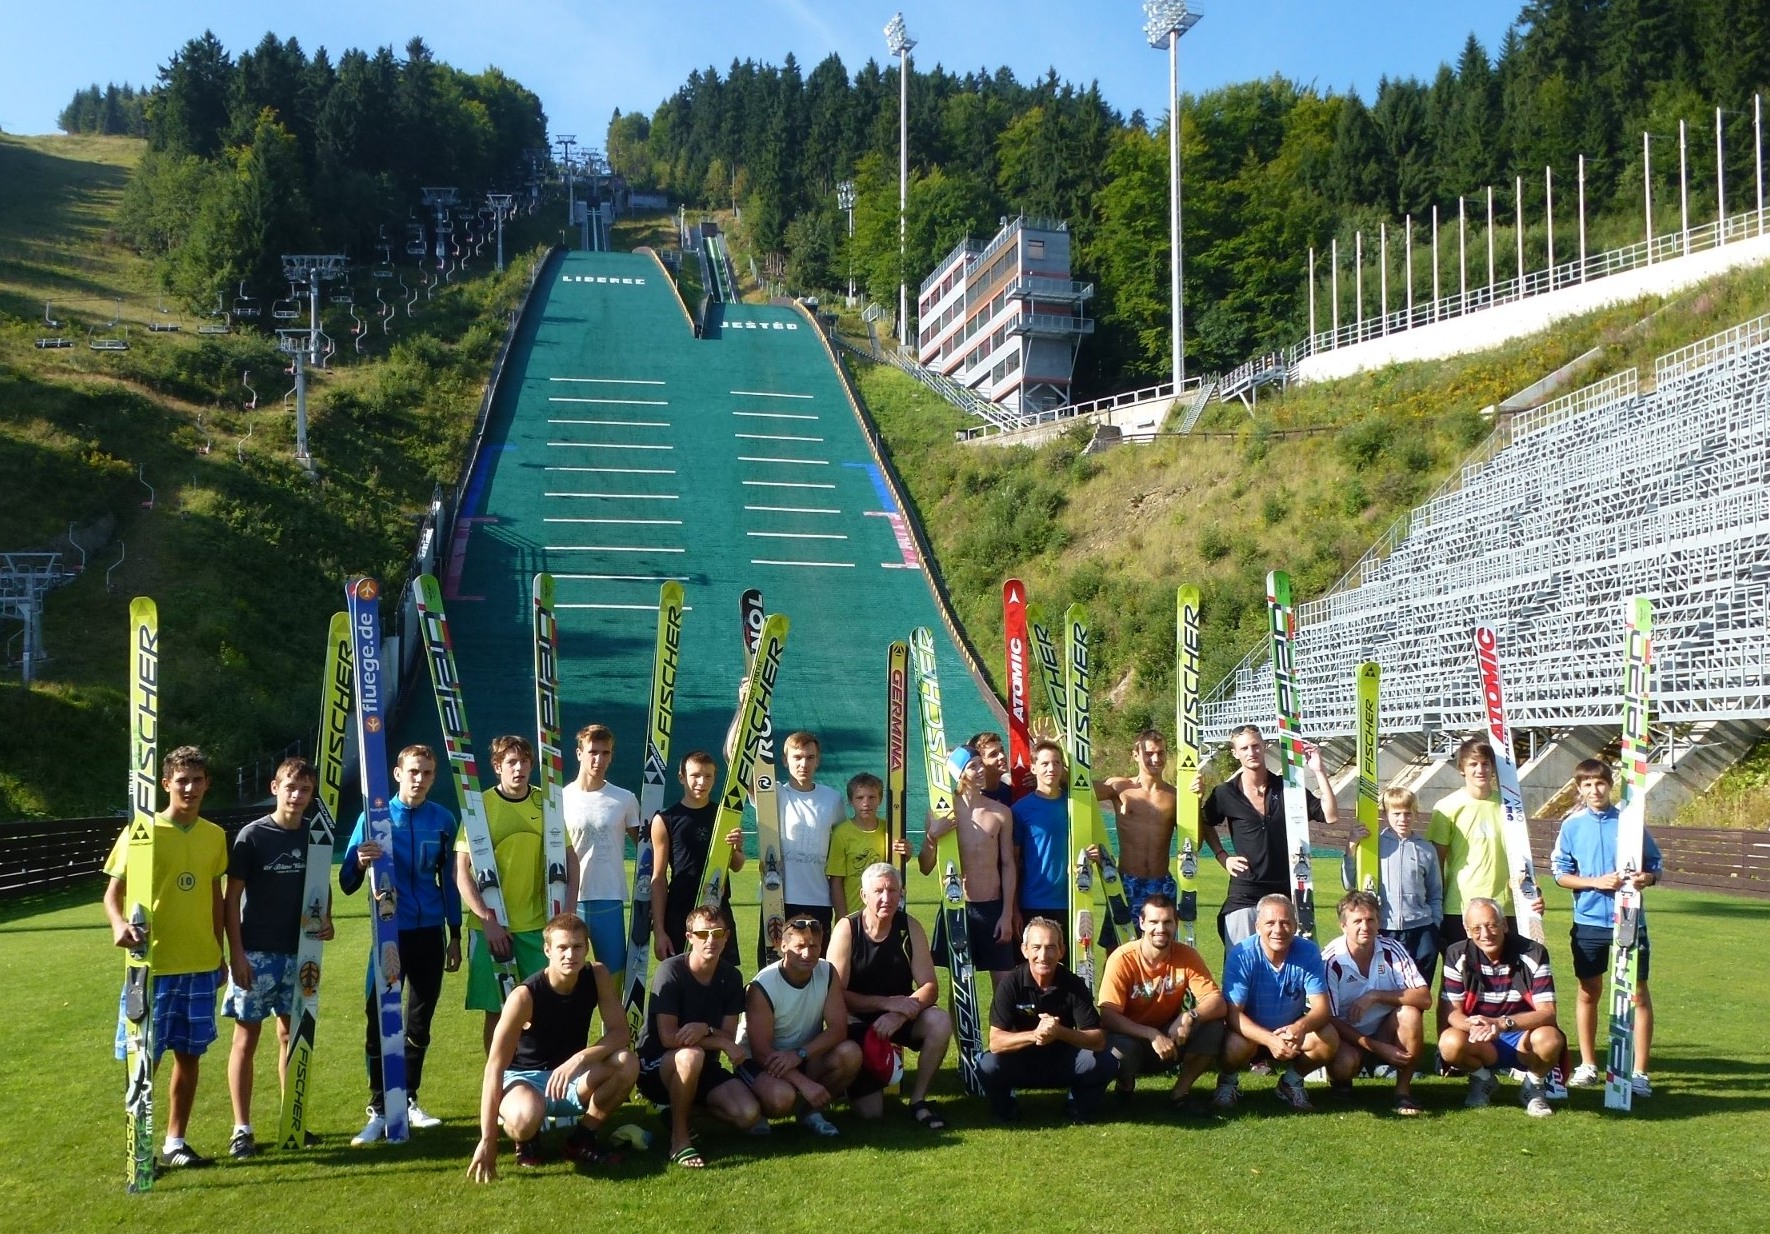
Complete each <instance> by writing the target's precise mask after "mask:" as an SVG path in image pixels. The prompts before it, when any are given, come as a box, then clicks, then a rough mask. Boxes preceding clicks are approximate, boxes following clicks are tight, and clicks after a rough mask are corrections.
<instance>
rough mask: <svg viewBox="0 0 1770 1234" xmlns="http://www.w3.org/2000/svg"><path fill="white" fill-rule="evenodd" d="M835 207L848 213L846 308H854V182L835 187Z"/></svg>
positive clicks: (848, 181)
mask: <svg viewBox="0 0 1770 1234" xmlns="http://www.w3.org/2000/svg"><path fill="white" fill-rule="evenodd" d="M836 205H837V206H838V207H839V208H840V209H843V210H846V211H848V307H849V308H853V307H854V181H852V180H844V181H842V183H840V184H838V185H837V186H836Z"/></svg>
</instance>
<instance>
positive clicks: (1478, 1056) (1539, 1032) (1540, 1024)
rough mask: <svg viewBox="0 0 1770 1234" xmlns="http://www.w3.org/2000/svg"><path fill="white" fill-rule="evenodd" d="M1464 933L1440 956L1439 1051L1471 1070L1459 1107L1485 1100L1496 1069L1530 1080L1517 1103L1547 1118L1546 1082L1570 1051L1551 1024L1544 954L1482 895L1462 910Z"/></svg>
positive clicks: (1551, 981)
mask: <svg viewBox="0 0 1770 1234" xmlns="http://www.w3.org/2000/svg"><path fill="white" fill-rule="evenodd" d="M1463 929H1464V931H1465V932H1466V933H1467V934H1468V937H1467V938H1465V939H1464V940H1463V941H1461V942H1458V943H1453V944H1452V945H1451V948H1450V950H1449V951H1447V952H1446V953H1445V956H1444V1011H1445V1012H1446V1024H1447V1027H1446V1028H1445V1030H1444V1033H1443V1035H1442V1036H1440V1037H1439V1039H1438V1053H1439V1055H1440V1056H1441V1057H1442V1058H1443V1059H1444V1061H1445V1062H1446V1063H1448V1064H1449V1065H1450V1066H1452V1067H1455V1068H1457V1069H1458V1070H1460V1071H1467V1072H1468V1073H1469V1096H1468V1097H1467V1099H1465V1100H1464V1102H1463V1104H1464V1105H1466V1106H1468V1107H1470V1108H1471V1109H1473V1108H1476V1107H1479V1106H1484V1105H1487V1104H1488V1103H1489V1101H1490V1100H1491V1099H1492V1097H1493V1091H1494V1089H1495V1088H1497V1087H1498V1086H1499V1081H1498V1080H1497V1079H1495V1078H1494V1071H1495V1069H1496V1068H1497V1069H1498V1070H1500V1071H1510V1070H1512V1069H1513V1068H1522V1069H1523V1070H1524V1071H1526V1072H1528V1073H1529V1078H1527V1079H1526V1080H1525V1082H1524V1086H1523V1091H1522V1092H1521V1093H1520V1094H1519V1100H1520V1101H1521V1102H1523V1104H1524V1108H1525V1110H1526V1112H1528V1113H1529V1114H1530V1116H1531V1117H1532V1118H1547V1117H1548V1116H1549V1115H1551V1114H1553V1113H1554V1112H1555V1111H1554V1109H1553V1107H1551V1106H1550V1105H1549V1102H1548V1099H1547V1097H1546V1095H1545V1094H1544V1092H1543V1078H1544V1077H1545V1076H1547V1075H1548V1074H1549V1070H1550V1068H1552V1067H1554V1065H1555V1064H1556V1063H1557V1062H1559V1061H1560V1059H1561V1055H1562V1054H1563V1052H1565V1050H1566V1049H1567V1038H1566V1037H1565V1036H1564V1035H1563V1034H1562V1032H1561V1029H1560V1028H1559V1027H1557V1025H1556V1023H1555V977H1554V974H1553V973H1552V972H1551V971H1550V969H1549V952H1548V949H1547V948H1545V947H1544V946H1543V945H1542V944H1541V943H1537V942H1532V941H1531V940H1530V939H1528V938H1525V937H1524V936H1523V935H1520V934H1511V933H1508V932H1507V930H1506V917H1505V914H1504V913H1503V912H1502V911H1501V910H1500V906H1499V902H1498V901H1496V900H1492V899H1489V898H1487V897H1486V896H1481V897H1477V898H1476V899H1473V900H1470V901H1469V902H1468V903H1467V904H1466V905H1464V907H1463Z"/></svg>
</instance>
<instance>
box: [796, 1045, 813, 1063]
mask: <svg viewBox="0 0 1770 1234" xmlns="http://www.w3.org/2000/svg"><path fill="white" fill-rule="evenodd" d="M793 1053H795V1054H797V1055H798V1056H799V1061H800V1062H804V1061H806V1060H807V1059H809V1058H810V1057H811V1055H810V1053H809V1052H807V1050H806V1049H805V1047H804V1046H800V1047H799V1048H798V1049H797V1050H794V1051H793Z"/></svg>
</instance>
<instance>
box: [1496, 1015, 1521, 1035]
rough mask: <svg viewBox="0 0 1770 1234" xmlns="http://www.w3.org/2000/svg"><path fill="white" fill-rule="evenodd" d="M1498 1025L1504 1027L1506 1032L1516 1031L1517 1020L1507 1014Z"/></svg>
mask: <svg viewBox="0 0 1770 1234" xmlns="http://www.w3.org/2000/svg"><path fill="white" fill-rule="evenodd" d="M1500 1027H1501V1028H1504V1029H1505V1030H1506V1031H1507V1032H1508V1033H1515V1032H1517V1031H1518V1021H1517V1020H1514V1019H1513V1018H1512V1017H1511V1016H1507V1017H1506V1018H1505V1019H1503V1020H1501V1021H1500Z"/></svg>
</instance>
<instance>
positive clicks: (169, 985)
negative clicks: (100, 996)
mask: <svg viewBox="0 0 1770 1234" xmlns="http://www.w3.org/2000/svg"><path fill="white" fill-rule="evenodd" d="M220 988H221V979H220V977H219V976H218V975H217V974H216V973H215V972H214V971H210V972H206V973H174V974H172V975H170V976H166V977H155V978H154V1061H155V1062H156V1063H157V1062H159V1061H160V1056H161V1055H163V1054H165V1053H166V1051H167V1050H171V1051H172V1052H173V1053H174V1054H189V1055H192V1056H193V1057H201V1056H202V1054H203V1051H205V1050H207V1049H208V1048H209V1046H210V1045H211V1044H212V1043H213V1042H214V1041H215V992H216V991H217V990H218V989H220ZM123 998H124V995H123V994H122V993H121V992H119V993H118V995H117V1038H116V1042H115V1049H116V1054H117V1058H118V1059H124V1058H127V1057H129V1048H128V1041H129V1031H128V1027H129V1021H128V1020H127V1019H125V1018H124V1016H123Z"/></svg>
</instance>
